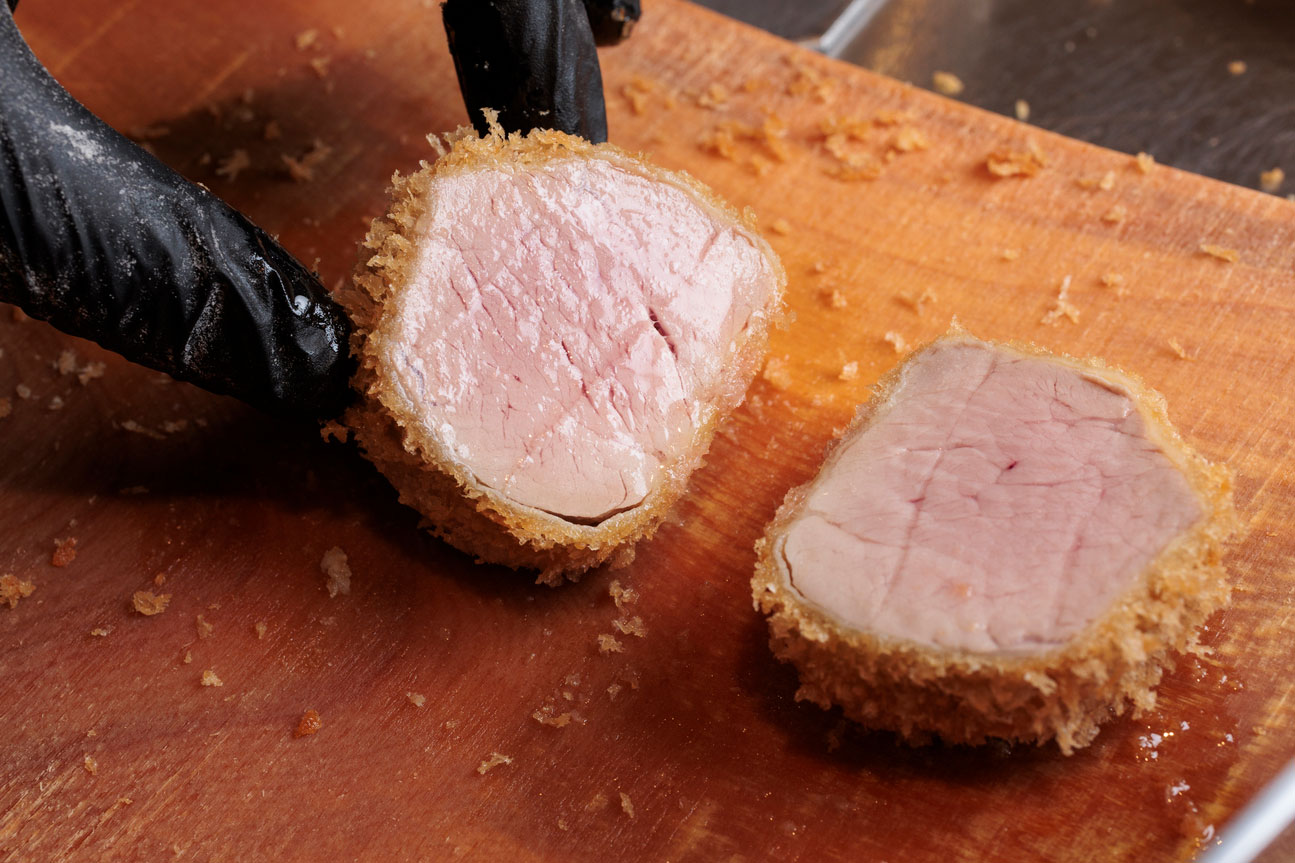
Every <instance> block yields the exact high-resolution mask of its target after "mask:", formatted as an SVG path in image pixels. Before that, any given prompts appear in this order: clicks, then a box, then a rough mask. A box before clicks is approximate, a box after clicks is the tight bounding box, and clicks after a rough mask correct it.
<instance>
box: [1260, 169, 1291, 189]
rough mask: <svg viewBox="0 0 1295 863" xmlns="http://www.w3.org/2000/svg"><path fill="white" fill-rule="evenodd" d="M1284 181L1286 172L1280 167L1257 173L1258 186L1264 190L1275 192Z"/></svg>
mask: <svg viewBox="0 0 1295 863" xmlns="http://www.w3.org/2000/svg"><path fill="white" fill-rule="evenodd" d="M1284 182H1286V172H1285V171H1283V170H1282V169H1281V168H1273V169H1272V170H1271V171H1264V172H1263V173H1261V174H1260V175H1259V188H1260V189H1263V190H1264V191H1265V192H1276V191H1277V190H1278V189H1280V188H1281V187H1282V183H1284Z"/></svg>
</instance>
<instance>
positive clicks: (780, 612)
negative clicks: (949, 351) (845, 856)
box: [752, 330, 1237, 755]
mask: <svg viewBox="0 0 1295 863" xmlns="http://www.w3.org/2000/svg"><path fill="white" fill-rule="evenodd" d="M948 340H963V341H968V342H977V340H975V339H972V338H971V337H970V336H968V335H966V334H965V333H963V332H961V331H958V330H955V331H954V332H953V333H951V334H950V335H947V336H945V337H944V338H943V339H941V340H939V341H941V342H943V341H948ZM980 344H986V343H984V342H980ZM995 346H996V347H998V348H1000V349H1007V350H1011V351H1015V352H1017V353H1020V354H1024V355H1028V356H1036V357H1042V358H1045V359H1049V360H1052V361H1055V362H1061V363H1065V364H1066V365H1070V366H1072V367H1075V368H1077V369H1080V370H1082V371H1083V372H1085V373H1087V374H1091V375H1095V376H1097V377H1100V378H1102V379H1104V380H1106V381H1108V382H1111V383H1113V384H1115V385H1117V386H1118V387H1120V388H1122V389H1123V390H1124V391H1125V392H1127V393H1128V394H1129V395H1130V396H1131V397H1132V399H1133V401H1134V402H1135V404H1136V405H1137V407H1138V409H1139V411H1140V412H1141V413H1142V416H1143V418H1144V419H1145V421H1146V424H1147V434H1148V437H1150V438H1151V439H1152V440H1153V441H1155V442H1156V443H1157V444H1159V445H1160V447H1161V448H1162V449H1163V450H1164V452H1165V453H1166V454H1167V455H1168V456H1169V458H1170V459H1171V460H1172V461H1173V462H1174V464H1175V465H1177V466H1178V467H1179V469H1180V470H1181V471H1182V472H1183V474H1184V476H1185V477H1186V478H1187V479H1188V481H1189V483H1190V485H1191V487H1192V488H1193V489H1194V490H1195V492H1196V494H1197V495H1198V497H1199V499H1200V500H1201V502H1202V506H1203V508H1204V510H1205V512H1206V516H1205V517H1204V518H1203V519H1202V520H1201V522H1200V523H1199V524H1197V525H1196V526H1195V527H1194V528H1193V529H1192V530H1190V531H1188V532H1187V533H1185V534H1183V535H1182V536H1180V537H1178V538H1177V539H1176V540H1174V541H1173V542H1172V543H1171V544H1170V545H1169V546H1168V547H1167V548H1166V549H1165V550H1164V551H1163V552H1162V553H1161V554H1160V555H1159V556H1158V557H1157V558H1156V559H1155V560H1154V561H1152V563H1151V565H1150V566H1149V567H1148V568H1147V569H1146V571H1145V572H1144V573H1143V574H1142V575H1141V576H1140V577H1139V578H1138V579H1137V580H1136V582H1135V583H1134V584H1133V585H1132V586H1131V587H1130V588H1129V589H1128V591H1127V592H1126V593H1125V594H1124V595H1123V596H1121V597H1120V598H1119V599H1117V600H1116V601H1115V603H1114V604H1113V605H1112V606H1111V608H1110V609H1109V610H1108V611H1107V612H1106V613H1105V614H1104V615H1103V616H1101V617H1100V618H1098V619H1097V620H1095V621H1093V622H1092V623H1091V624H1089V625H1088V627H1087V628H1085V629H1084V630H1083V631H1081V632H1080V633H1079V634H1078V635H1076V636H1075V637H1074V638H1072V639H1071V640H1070V641H1068V642H1067V643H1066V644H1064V645H1062V646H1060V647H1058V648H1054V649H1052V650H1048V651H1044V652H1037V653H1025V654H1021V653H1001V654H994V653H976V652H971V651H959V650H940V649H936V648H933V647H929V646H926V645H921V644H917V643H915V642H909V641H906V640H902V639H897V638H893V637H889V636H882V635H878V634H875V633H869V632H862V631H858V630H851V629H848V628H843V627H842V626H840V625H839V624H838V622H837V621H835V620H834V619H832V618H831V617H830V616H829V615H828V614H826V613H825V612H824V611H823V610H821V609H820V608H818V607H817V606H814V605H811V604H810V603H809V602H807V601H805V600H804V598H803V597H802V596H801V595H800V594H799V593H798V592H797V591H796V590H795V588H793V587H792V586H791V584H790V581H789V574H788V572H787V568H786V564H785V562H784V560H783V558H782V554H781V550H780V540H781V538H782V537H783V536H784V532H785V531H786V529H787V528H788V527H789V526H790V524H791V523H792V521H793V520H794V519H795V518H796V517H797V515H798V514H799V513H800V510H801V508H802V506H803V504H804V502H805V499H806V497H807V496H808V494H809V492H810V490H811V488H812V487H813V485H814V481H813V480H811V481H810V482H809V483H806V484H805V485H802V486H799V487H798V488H795V489H792V490H791V491H790V492H789V493H788V494H787V497H786V499H785V500H784V501H783V504H782V506H781V507H780V508H779V510H778V512H777V515H776V516H775V517H774V519H773V521H772V522H771V523H770V524H769V526H768V528H767V529H766V531H765V535H764V536H763V537H762V538H761V539H760V540H759V541H757V543H756V553H757V556H758V560H757V563H756V569H755V576H754V578H753V579H752V588H753V595H754V599H755V606H756V608H757V609H758V610H759V611H762V612H764V613H765V614H767V615H769V631H770V646H771V647H772V648H773V652H774V653H775V654H776V655H777V656H778V658H779V659H781V660H782V661H784V662H790V663H792V664H794V665H795V666H796V668H797V669H798V670H799V672H800V684H801V685H800V689H799V691H798V692H797V693H796V697H797V699H798V700H807V701H812V702H814V703H815V704H817V705H819V706H820V707H823V708H824V709H827V708H829V707H831V706H832V705H833V704H838V705H840V706H841V708H842V709H843V710H844V712H845V715H846V716H848V717H850V718H851V719H854V720H856V721H857V722H860V723H861V724H863V725H865V726H868V727H870V728H878V729H886V730H890V731H894V732H896V733H897V734H898V735H899V736H900V737H901V738H903V739H904V740H907V741H908V742H910V743H925V742H928V741H929V740H930V739H931V737H932V735H938V736H939V737H940V738H942V739H943V740H944V741H946V742H948V743H972V744H979V743H984V742H985V741H986V740H988V739H990V738H1003V739H1007V740H1017V741H1022V742H1032V743H1039V744H1042V743H1045V742H1047V741H1048V740H1053V739H1055V740H1056V741H1057V745H1058V746H1059V747H1060V748H1061V751H1062V752H1063V753H1065V754H1067V755H1069V754H1071V753H1072V752H1074V751H1075V750H1076V749H1079V748H1081V747H1083V746H1086V745H1088V743H1090V742H1091V741H1092V739H1093V738H1094V737H1095V736H1096V735H1097V731H1098V726H1099V725H1100V724H1101V723H1102V722H1104V721H1106V720H1107V719H1109V718H1111V717H1112V716H1115V715H1119V714H1122V713H1123V712H1124V710H1125V709H1126V708H1127V707H1128V705H1130V704H1131V705H1132V706H1133V709H1134V715H1139V714H1140V713H1142V712H1143V711H1147V710H1150V709H1151V708H1153V707H1154V706H1155V700H1156V696H1155V692H1154V687H1155V686H1156V684H1158V683H1159V682H1160V678H1161V676H1162V674H1163V673H1164V670H1165V669H1166V668H1172V667H1173V662H1174V657H1173V654H1174V653H1175V652H1181V651H1187V650H1192V649H1196V647H1197V638H1198V631H1197V630H1198V629H1199V627H1200V625H1201V624H1202V623H1203V622H1204V621H1205V619H1206V618H1207V617H1208V616H1209V615H1210V614H1212V613H1213V612H1214V611H1215V610H1217V609H1218V608H1220V607H1221V606H1222V605H1224V604H1225V603H1226V602H1227V599H1228V595H1229V589H1228V586H1227V583H1226V581H1225V573H1224V570H1223V567H1222V565H1221V563H1220V561H1221V558H1222V554H1223V544H1224V542H1225V540H1226V539H1227V538H1228V536H1229V535H1230V534H1231V533H1232V532H1233V530H1234V527H1235V524H1236V521H1237V519H1236V515H1235V511H1234V510H1233V507H1232V494H1231V475H1230V473H1229V472H1228V470H1227V469H1226V468H1224V467H1221V466H1219V465H1214V464H1211V463H1209V462H1208V461H1206V460H1205V459H1204V458H1202V457H1201V456H1200V455H1198V454H1197V453H1196V452H1194V451H1193V450H1192V449H1191V448H1190V447H1189V446H1188V445H1187V444H1186V443H1185V442H1184V441H1183V440H1182V438H1181V437H1180V436H1179V435H1178V433H1177V432H1176V431H1174V429H1173V427H1172V426H1171V425H1170V423H1169V416H1168V413H1167V411H1166V406H1165V400H1164V398H1163V397H1162V396H1161V395H1160V394H1159V393H1157V392H1155V391H1154V390H1152V389H1150V388H1149V387H1147V386H1146V385H1145V384H1143V383H1142V381H1140V380H1139V379H1138V378H1136V377H1134V376H1132V375H1129V374H1126V373H1124V372H1120V371H1118V370H1116V369H1112V368H1109V367H1107V366H1106V365H1105V364H1103V363H1102V362H1100V361H1098V360H1078V359H1074V358H1071V357H1064V356H1058V355H1055V354H1051V353H1048V352H1046V351H1044V350H1041V349H1039V348H1037V347H1034V346H1031V345H1023V344H1016V343H1013V344H1010V345H1001V344H1000V345H995ZM917 353H919V352H914V353H913V354H912V355H910V356H909V358H908V359H907V360H905V362H904V363H901V364H900V365H899V366H898V367H896V368H895V369H893V370H891V371H890V372H889V373H888V374H886V375H885V376H884V377H883V378H882V379H881V380H880V381H878V383H877V385H876V388H875V389H874V395H873V397H872V399H871V400H869V402H868V403H867V404H865V405H863V406H862V407H861V408H860V410H859V413H858V415H857V416H856V417H855V420H854V422H853V423H851V425H850V427H849V428H848V429H847V430H846V431H845V432H844V433H843V434H842V435H841V436H840V437H839V438H838V439H837V440H836V442H834V443H833V445H832V446H831V447H830V448H829V451H828V455H827V459H826V461H828V462H830V460H831V458H832V455H833V454H834V453H835V452H836V450H837V449H838V448H839V447H840V445H841V441H843V440H846V439H851V438H853V437H855V436H856V435H857V434H859V433H860V432H861V431H862V430H863V429H866V428H867V427H868V426H869V425H871V424H872V423H873V422H874V420H876V419H877V418H879V417H881V416H884V415H885V414H886V413H887V410H888V408H889V406H890V404H891V400H892V399H893V397H894V396H895V393H896V390H897V389H898V388H899V386H900V384H901V382H902V380H903V377H904V370H905V368H906V367H907V365H908V363H909V362H911V361H912V359H913V357H915V356H917Z"/></svg>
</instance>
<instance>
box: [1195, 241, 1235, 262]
mask: <svg viewBox="0 0 1295 863" xmlns="http://www.w3.org/2000/svg"><path fill="white" fill-rule="evenodd" d="M1201 251H1202V252H1204V253H1205V254H1207V255H1209V256H1210V257H1213V258H1218V259H1219V260H1220V261H1226V262H1227V263H1229V264H1235V263H1236V262H1237V261H1239V260H1241V253H1240V252H1238V251H1237V250H1236V249H1229V248H1227V247H1226V246H1216V245H1214V244H1213V243H1201Z"/></svg>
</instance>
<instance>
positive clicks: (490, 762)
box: [477, 752, 513, 776]
mask: <svg viewBox="0 0 1295 863" xmlns="http://www.w3.org/2000/svg"><path fill="white" fill-rule="evenodd" d="M512 763H513V759H512V758H511V757H509V756H507V755H504V754H502V753H499V752H491V753H490V757H489V758H487V759H486V760H485V761H482V762H481V764H480V765H478V767H477V773H479V774H480V775H482V776H485V775H486V774H487V773H489V772H490V771H491V770H494V769H495V768H496V767H498V766H499V765H501V764H512Z"/></svg>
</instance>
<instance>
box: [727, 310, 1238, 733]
mask: <svg viewBox="0 0 1295 863" xmlns="http://www.w3.org/2000/svg"><path fill="white" fill-rule="evenodd" d="M1234 522H1235V515H1234V513H1233V509H1232V503H1231V492H1230V476H1229V474H1228V472H1227V471H1226V469H1224V468H1222V467H1220V466H1216V465H1212V464H1210V463H1209V462H1207V461H1206V460H1205V459H1203V458H1202V457H1200V456H1199V455H1197V454H1196V453H1195V452H1193V451H1192V450H1191V449H1190V448H1189V447H1188V446H1187V444H1186V443H1184V442H1183V440H1182V438H1181V437H1179V435H1178V434H1177V433H1176V432H1175V431H1174V430H1173V428H1172V427H1171V426H1170V424H1169V419H1168V415H1167V413H1166V407H1165V402H1164V399H1163V398H1162V397H1161V396H1160V395H1159V394H1157V393H1155V392H1154V391H1152V390H1150V389H1148V388H1147V387H1146V386H1145V385H1143V384H1142V383H1141V382H1140V381H1139V380H1137V379H1136V378H1134V377H1132V376H1130V375H1127V374H1124V373H1122V372H1119V371H1117V370H1114V369H1111V368H1108V367H1106V366H1105V365H1103V364H1102V363H1100V362H1096V361H1082V360H1075V359H1072V358H1069V357H1061V356H1054V355H1049V354H1047V353H1045V352H1044V351H1041V350H1039V349H1036V348H1033V347H1029V346H1022V345H1001V344H994V343H989V342H983V341H979V340H977V339H974V338H972V337H970V336H968V335H966V334H964V333H961V332H955V333H953V334H951V335H949V336H946V337H945V338H943V339H940V340H938V341H936V342H935V343H934V344H932V345H931V346H929V347H927V348H926V349H924V350H922V351H919V352H917V353H915V354H913V355H912V356H911V357H910V358H909V359H908V360H907V361H905V362H904V363H903V364H901V365H900V366H899V367H898V368H896V369H895V370H893V371H892V372H891V373H889V374H888V375H887V376H886V377H884V378H883V379H882V380H881V381H880V382H879V383H878V385H877V388H876V392H875V395H874V397H873V398H872V400H871V401H870V402H868V403H867V404H866V405H864V406H863V407H862V408H861V410H860V412H859V415H858V416H857V418H856V419H855V421H854V423H853V424H852V425H851V426H850V428H849V429H847V430H846V431H845V432H844V434H843V435H842V436H841V437H840V439H838V441H837V442H836V443H835V444H834V445H833V447H832V448H831V450H830V451H829V454H828V456H827V458H826V460H825V462H824V465H823V467H822V468H821V470H820V472H819V474H818V476H817V477H815V478H814V479H813V480H812V481H811V482H809V483H807V484H806V485H803V486H801V487H799V488H796V489H793V490H792V491H791V492H789V493H788V495H787V498H786V500H785V501H784V502H783V505H782V507H781V508H780V509H779V511H778V513H777V515H776V516H775V518H774V520H773V522H772V523H771V524H770V525H769V528H768V530H767V531H766V533H765V536H764V537H763V538H762V539H761V540H760V541H759V542H758V543H757V546H756V548H757V554H758V563H757V567H756V572H755V576H754V579H753V590H754V598H755V604H756V607H757V609H759V610H761V611H763V612H764V613H766V614H768V615H769V627H770V632H771V646H772V648H773V650H774V652H775V653H776V654H777V656H778V657H779V658H781V659H783V660H784V661H789V662H792V663H794V664H795V665H796V667H797V668H798V669H799V672H800V679H801V687H800V690H799V692H798V693H797V697H798V698H800V699H805V700H809V701H813V702H815V703H817V704H819V705H820V706H822V707H824V708H827V707H830V706H832V705H834V704H835V705H840V706H841V707H842V709H843V710H844V712H845V714H846V715H847V716H849V717H850V718H852V719H855V720H857V721H859V722H860V723H862V724H864V725H866V726H869V727H872V728H880V729H888V730H892V731H895V732H897V733H898V734H899V735H900V736H901V737H902V738H904V739H907V740H909V741H910V742H918V743H920V742H925V741H927V740H929V739H931V737H932V735H938V736H939V737H940V738H942V739H943V740H945V741H946V742H950V743H973V744H975V743H983V742H985V741H986V740H988V739H990V738H1004V739H1009V740H1018V741H1024V742H1033V743H1044V742H1047V741H1049V740H1054V739H1055V740H1056V742H1057V744H1058V745H1059V747H1060V748H1061V750H1062V751H1063V752H1065V753H1067V754H1069V753H1071V752H1073V751H1074V750H1075V749H1077V748H1079V747H1082V746H1086V745H1087V744H1088V743H1090V742H1091V741H1092V739H1093V738H1094V736H1096V734H1097V731H1098V726H1099V725H1100V723H1102V722H1103V721H1105V720H1106V719H1108V718H1110V717H1112V716H1114V715H1118V714H1120V713H1123V712H1124V711H1125V710H1126V709H1127V708H1128V707H1129V706H1130V705H1132V707H1133V708H1134V710H1135V712H1141V711H1145V710H1148V709H1150V708H1151V707H1153V706H1154V704H1155V692H1154V687H1155V686H1156V684H1157V683H1158V682H1159V681H1160V678H1161V676H1162V674H1163V672H1164V670H1165V669H1166V668H1167V667H1171V666H1172V664H1173V656H1174V654H1175V653H1176V652H1179V651H1183V650H1188V649H1191V648H1193V647H1194V646H1195V645H1196V642H1197V637H1198V629H1199V627H1200V625H1201V624H1202V623H1203V622H1204V621H1205V619H1206V618H1207V617H1208V616H1209V615H1210V614H1211V613H1212V612H1213V611H1215V610H1216V609H1218V608H1219V607H1220V606H1221V605H1222V604H1223V603H1224V602H1225V601H1226V599H1227V595H1228V589H1227V586H1226V582H1225V579H1224V571H1223V568H1222V565H1221V563H1220V560H1221V556H1222V546H1223V543H1224V541H1225V540H1226V539H1227V536H1228V535H1229V533H1230V532H1231V530H1232V529H1233V525H1234Z"/></svg>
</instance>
